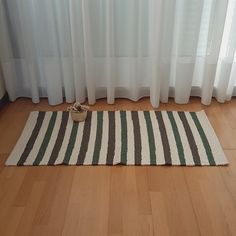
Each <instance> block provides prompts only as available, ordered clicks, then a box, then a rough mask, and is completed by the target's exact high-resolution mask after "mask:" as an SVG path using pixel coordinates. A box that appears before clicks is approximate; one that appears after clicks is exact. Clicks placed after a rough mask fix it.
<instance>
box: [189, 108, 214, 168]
mask: <svg viewBox="0 0 236 236" xmlns="http://www.w3.org/2000/svg"><path fill="white" fill-rule="evenodd" d="M190 115H191V117H192V119H193V121H194V123H195V125H196V127H197V130H198V132H199V134H200V137H201V139H202V143H203V146H204V148H205V150H206V154H207V158H208V161H209V163H210V165H216V163H215V160H214V158H213V154H212V150H211V147H210V145H209V142H208V140H207V137H206V134H205V132H204V130H203V128H202V126H201V123H200V122H199V120H198V117H197V115H196V113H195V112H190Z"/></svg>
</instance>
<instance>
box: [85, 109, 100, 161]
mask: <svg viewBox="0 0 236 236" xmlns="http://www.w3.org/2000/svg"><path fill="white" fill-rule="evenodd" d="M91 116H92V117H91V131H90V138H89V142H88V149H87V153H86V155H85V159H84V165H91V163H92V162H93V153H94V148H95V140H96V133H97V112H92V113H91Z"/></svg>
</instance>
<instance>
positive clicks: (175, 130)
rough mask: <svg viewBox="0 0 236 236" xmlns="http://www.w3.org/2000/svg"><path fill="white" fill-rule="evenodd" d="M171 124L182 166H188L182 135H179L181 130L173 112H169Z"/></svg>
mask: <svg viewBox="0 0 236 236" xmlns="http://www.w3.org/2000/svg"><path fill="white" fill-rule="evenodd" d="M167 114H168V117H169V120H170V123H171V127H172V130H173V133H174V136H175V142H176V146H177V150H178V154H179V159H180V164H181V165H186V161H185V158H184V148H183V144H182V141H181V138H180V134H179V130H178V127H177V124H176V122H175V118H174V116H173V112H172V111H168V112H167Z"/></svg>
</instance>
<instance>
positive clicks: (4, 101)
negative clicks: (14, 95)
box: [0, 93, 9, 109]
mask: <svg viewBox="0 0 236 236" xmlns="http://www.w3.org/2000/svg"><path fill="white" fill-rule="evenodd" d="M8 102H9V97H8V94H7V93H5V95H4V96H3V97H2V98H1V99H0V109H2V108H3V107H4V106H5V105H6V104H7V103H8Z"/></svg>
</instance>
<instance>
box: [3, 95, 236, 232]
mask: <svg viewBox="0 0 236 236" xmlns="http://www.w3.org/2000/svg"><path fill="white" fill-rule="evenodd" d="M67 105H68V104H62V105H59V106H53V107H52V106H49V105H48V103H47V100H42V101H41V102H40V104H37V105H35V104H32V103H31V101H30V100H28V99H19V100H17V101H16V102H14V103H11V104H9V105H7V106H6V107H5V108H4V109H3V110H1V112H0V235H2V236H8V235H17V236H19V235H24V236H25V235H30V236H32V235H40V236H45V235H50V236H54V235H56V236H57V235H73V236H74V235H80V236H84V235H88V236H93V235H96V236H99V235H102V236H103V235H127V236H132V235H140V236H146V235H161V236H162V235H181V236H183V235H188V236H193V235H207V236H211V235H220V236H223V235H236V99H234V100H232V101H231V102H228V103H226V104H219V103H217V102H216V101H213V102H212V105H211V106H204V105H202V104H201V103H200V100H199V99H195V98H194V99H191V101H190V103H189V104H188V105H176V104H175V103H174V102H173V101H170V102H169V103H168V104H162V105H161V106H160V108H159V109H160V110H164V109H165V110H187V111H198V110H202V109H204V110H205V111H206V113H207V116H208V118H209V120H210V121H211V124H212V125H213V127H214V129H215V131H216V133H217V135H218V137H219V139H220V142H221V144H222V146H223V148H224V150H225V153H226V155H227V157H228V159H229V161H230V165H229V166H227V167H162V166H159V167H154V166H153V167H125V166H117V167H108V166H103V167H93V166H91V167H88V166H80V167H78V166H69V167H66V166H58V167H49V166H48V167H4V162H5V160H6V159H7V156H8V155H9V153H10V151H11V150H12V148H13V146H14V144H15V143H16V141H17V139H18V137H19V135H20V133H21V131H22V128H23V126H24V124H25V122H26V119H27V117H28V115H29V112H30V111H33V110H45V111H46V110H63V109H65V108H66V106H67ZM91 109H93V110H119V109H126V110H142V109H143V110H145V109H146V110H148V109H152V107H151V105H150V102H149V99H142V100H140V101H139V102H137V103H135V102H131V101H128V100H124V99H118V100H117V101H116V104H115V105H107V104H106V101H105V100H99V101H98V102H97V104H96V105H95V106H92V107H91Z"/></svg>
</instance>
